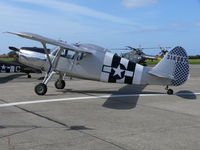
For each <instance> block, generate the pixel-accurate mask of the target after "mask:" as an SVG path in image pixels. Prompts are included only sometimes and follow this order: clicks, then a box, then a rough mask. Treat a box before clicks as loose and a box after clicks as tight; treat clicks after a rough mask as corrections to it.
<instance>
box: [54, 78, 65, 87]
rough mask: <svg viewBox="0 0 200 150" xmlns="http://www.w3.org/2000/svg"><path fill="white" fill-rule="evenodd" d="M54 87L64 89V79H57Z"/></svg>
mask: <svg viewBox="0 0 200 150" xmlns="http://www.w3.org/2000/svg"><path fill="white" fill-rule="evenodd" d="M55 87H56V88H57V89H64V88H65V81H64V80H61V81H60V80H57V81H56V82H55Z"/></svg>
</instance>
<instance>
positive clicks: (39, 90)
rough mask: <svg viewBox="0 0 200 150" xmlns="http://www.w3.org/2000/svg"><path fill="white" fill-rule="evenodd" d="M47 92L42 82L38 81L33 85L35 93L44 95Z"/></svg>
mask: <svg viewBox="0 0 200 150" xmlns="http://www.w3.org/2000/svg"><path fill="white" fill-rule="evenodd" d="M46 92H47V86H46V85H45V84H43V83H40V84H38V85H36V86H35V93H36V94H37V95H45V94H46Z"/></svg>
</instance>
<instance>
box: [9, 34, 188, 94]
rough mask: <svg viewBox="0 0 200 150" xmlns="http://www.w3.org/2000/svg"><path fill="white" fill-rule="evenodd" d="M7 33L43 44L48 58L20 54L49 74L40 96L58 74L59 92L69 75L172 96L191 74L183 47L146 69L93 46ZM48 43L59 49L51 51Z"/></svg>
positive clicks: (23, 60) (39, 89) (38, 91)
mask: <svg viewBox="0 0 200 150" xmlns="http://www.w3.org/2000/svg"><path fill="white" fill-rule="evenodd" d="M7 33H10V34H14V35H18V36H20V37H23V38H27V39H31V40H34V41H38V42H40V43H41V44H42V45H43V52H44V53H45V55H44V53H40V52H37V53H36V52H33V51H29V50H23V49H20V51H19V61H20V62H21V63H23V64H25V65H27V66H31V67H36V68H40V69H41V70H44V71H46V76H45V78H44V80H43V82H42V83H40V84H38V85H36V87H35V92H36V94H38V95H45V94H46V92H47V84H48V83H49V81H50V80H51V79H52V77H53V76H54V75H55V74H58V75H59V78H58V80H57V81H56V82H55V87H56V88H57V89H63V88H64V87H65V81H64V76H65V75H67V76H70V77H77V78H82V79H89V80H95V81H102V82H108V83H122V84H138V85H162V86H166V90H167V93H168V94H173V90H172V89H169V86H180V85H182V84H184V83H185V82H186V81H187V79H188V75H189V65H188V57H187V53H186V51H185V50H184V49H183V48H182V47H175V48H174V49H172V50H171V51H170V52H168V53H167V54H166V55H165V56H164V58H163V59H162V60H161V61H160V62H159V63H158V64H157V65H156V66H155V67H145V66H142V65H140V64H137V63H135V62H132V61H129V60H128V59H125V58H122V57H120V56H118V55H116V54H113V53H111V52H109V51H108V50H107V49H105V48H102V47H100V46H97V45H94V44H81V43H78V44H77V43H76V44H69V43H64V42H61V41H57V40H53V39H50V38H47V37H43V36H41V35H37V34H33V33H27V32H18V33H14V32H7ZM47 44H50V45H54V46H56V48H55V49H53V50H48V49H47Z"/></svg>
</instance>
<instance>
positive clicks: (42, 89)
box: [35, 71, 56, 95]
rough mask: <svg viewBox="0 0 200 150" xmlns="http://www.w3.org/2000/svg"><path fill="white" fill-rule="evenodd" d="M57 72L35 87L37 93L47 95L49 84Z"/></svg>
mask: <svg viewBox="0 0 200 150" xmlns="http://www.w3.org/2000/svg"><path fill="white" fill-rule="evenodd" d="M55 73H56V72H54V71H52V72H51V73H50V74H49V75H48V74H47V75H46V77H45V79H44V80H43V82H42V83H40V84H38V85H36V86H35V93H36V94H38V95H45V94H46V92H47V84H48V82H49V81H50V80H51V79H52V77H53V75H54V74H55Z"/></svg>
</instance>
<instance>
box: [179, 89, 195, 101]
mask: <svg viewBox="0 0 200 150" xmlns="http://www.w3.org/2000/svg"><path fill="white" fill-rule="evenodd" d="M176 95H177V96H179V97H181V98H184V99H189V100H195V99H197V96H196V95H195V94H194V93H193V92H191V91H179V92H177V93H176Z"/></svg>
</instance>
